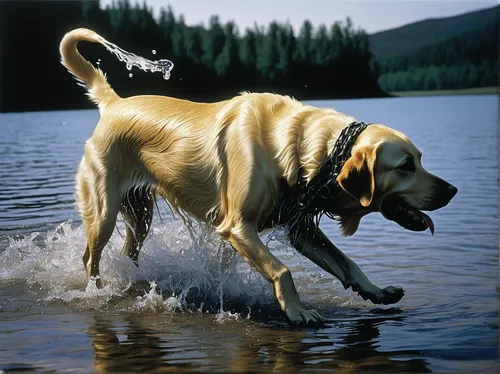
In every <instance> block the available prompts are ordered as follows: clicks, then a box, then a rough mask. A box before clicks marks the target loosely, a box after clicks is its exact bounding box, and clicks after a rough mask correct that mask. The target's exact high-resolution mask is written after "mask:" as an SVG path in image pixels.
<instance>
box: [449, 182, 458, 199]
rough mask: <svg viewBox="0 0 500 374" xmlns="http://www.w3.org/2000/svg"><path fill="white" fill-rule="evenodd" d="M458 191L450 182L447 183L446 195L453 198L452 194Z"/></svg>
mask: <svg viewBox="0 0 500 374" xmlns="http://www.w3.org/2000/svg"><path fill="white" fill-rule="evenodd" d="M457 192H458V188H456V187H455V186H453V185H452V184H449V185H448V194H449V195H448V196H449V198H450V200H451V199H453V196H455V195H456V194H457Z"/></svg>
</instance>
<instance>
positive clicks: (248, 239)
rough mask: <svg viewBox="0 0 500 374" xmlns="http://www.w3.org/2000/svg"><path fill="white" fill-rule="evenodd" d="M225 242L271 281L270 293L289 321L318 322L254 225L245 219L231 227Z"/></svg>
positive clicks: (287, 270)
mask: <svg viewBox="0 0 500 374" xmlns="http://www.w3.org/2000/svg"><path fill="white" fill-rule="evenodd" d="M229 241H230V243H231V244H232V246H233V247H234V248H235V249H236V251H238V253H239V254H240V255H241V256H242V257H243V259H244V260H245V261H247V262H248V263H249V264H250V265H252V266H253V267H254V268H255V269H256V270H257V271H258V272H259V273H261V274H262V275H263V276H264V277H265V278H266V279H267V280H268V281H269V282H271V283H272V284H273V290H274V295H275V296H276V299H277V300H278V302H279V304H280V307H281V310H283V311H284V312H285V313H286V316H287V317H288V319H289V320H290V322H291V323H292V324H308V323H320V322H321V321H322V317H321V315H320V314H319V313H318V312H316V311H315V310H310V309H307V308H306V307H305V306H304V304H302V302H301V301H300V298H299V295H298V294H297V291H296V290H295V285H294V284H293V279H292V275H291V273H290V270H289V269H288V268H287V267H286V266H285V265H283V264H282V263H281V261H279V260H278V259H277V258H276V257H275V256H274V255H273V254H272V253H271V252H270V251H269V249H268V248H267V247H266V246H265V245H264V243H262V241H261V240H260V238H259V236H258V231H257V226H256V225H254V224H253V223H252V222H248V221H242V222H240V223H239V224H237V225H236V226H235V227H233V228H232V229H231V231H230V234H229Z"/></svg>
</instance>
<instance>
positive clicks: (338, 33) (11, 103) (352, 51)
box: [0, 0, 385, 111]
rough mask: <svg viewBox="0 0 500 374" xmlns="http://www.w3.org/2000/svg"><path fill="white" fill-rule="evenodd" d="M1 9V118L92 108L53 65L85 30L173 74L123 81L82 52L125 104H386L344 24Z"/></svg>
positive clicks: (89, 8) (117, 10) (92, 48)
mask: <svg viewBox="0 0 500 374" xmlns="http://www.w3.org/2000/svg"><path fill="white" fill-rule="evenodd" d="M0 7H3V8H4V9H3V10H4V12H1V11H0V13H3V15H4V19H2V20H1V21H2V23H3V26H2V27H10V28H11V34H12V35H15V38H14V39H13V40H11V41H7V42H4V45H3V49H4V51H6V50H7V48H9V47H13V48H15V47H17V48H16V49H17V51H16V53H15V54H9V53H2V55H3V56H5V58H4V60H3V62H2V64H1V65H0V69H1V72H2V78H1V79H2V81H1V82H0V84H1V85H2V86H3V88H2V92H4V94H3V95H2V96H0V103H1V104H2V106H1V110H2V111H16V110H28V109H66V108H82V107H91V106H90V105H89V104H88V103H87V102H86V101H85V99H84V97H83V95H82V91H81V89H80V88H78V87H77V86H76V85H75V84H74V81H73V80H72V78H71V77H70V75H69V74H68V73H67V72H66V71H65V69H64V68H63V67H62V66H61V65H60V64H59V55H58V44H59V42H60V40H61V38H62V36H63V35H64V33H65V32H67V31H69V30H70V29H73V28H75V27H88V28H92V29H94V30H95V31H96V32H98V33H99V34H101V35H102V36H104V37H105V38H106V39H108V40H109V41H111V42H113V43H115V44H117V45H119V46H120V47H122V48H124V49H125V50H127V51H130V52H133V53H135V54H138V55H141V56H143V57H146V58H149V59H160V58H168V59H170V60H171V61H172V62H173V63H174V64H175V67H174V69H173V71H172V75H171V78H170V80H168V81H165V80H163V79H162V77H161V75H159V74H151V73H149V74H148V73H143V72H140V71H138V70H133V71H132V73H133V77H132V78H129V73H130V72H129V71H128V70H127V69H126V67H125V65H124V64H123V63H120V62H119V61H118V60H117V59H116V58H115V57H114V56H112V55H110V54H109V53H108V52H107V51H106V50H105V49H104V48H103V47H102V46H97V45H92V44H90V43H81V44H80V46H79V48H80V50H81V51H82V54H83V55H84V56H85V57H86V58H88V59H89V61H91V62H93V63H94V64H95V63H96V62H97V61H98V60H99V66H100V67H101V69H102V70H103V71H104V72H106V73H107V75H108V79H109V80H110V83H111V84H112V86H113V87H114V88H115V90H116V91H117V92H118V93H119V94H120V95H123V96H129V95H133V94H145V93H148V94H165V95H171V96H175V97H181V98H187V99H192V100H203V101H215V100H219V99H225V98H228V97H231V96H233V95H235V94H237V93H238V92H240V91H243V90H250V91H273V92H278V93H282V94H289V95H293V96H295V97H296V98H298V99H313V98H347V97H377V96H378V97H380V96H384V95H385V94H384V92H383V91H381V90H380V88H379V87H378V84H377V76H376V75H375V74H374V71H373V69H372V67H373V57H372V54H371V53H370V50H369V42H368V36H367V34H366V33H365V32H364V31H363V30H361V29H359V28H355V27H354V25H353V23H352V21H351V20H350V19H349V18H348V19H346V20H345V21H342V22H340V21H339V22H334V23H333V24H332V25H330V26H328V27H327V26H325V25H320V26H318V27H314V26H313V25H312V23H311V22H309V21H305V22H304V23H303V25H302V27H301V28H300V30H299V31H298V32H295V31H294V29H293V28H292V26H291V25H290V24H289V23H279V22H272V23H270V24H269V25H267V26H266V27H264V26H260V25H257V24H256V25H255V26H254V27H253V28H251V29H246V30H244V31H243V32H242V31H241V30H239V29H238V27H237V26H236V25H235V24H234V22H226V23H223V22H221V21H220V19H219V18H218V17H217V16H215V15H214V16H212V17H210V19H209V22H208V24H207V25H206V26H205V25H202V24H200V25H195V26H189V25H186V22H185V19H184V17H183V16H182V15H176V14H175V13H174V10H173V9H172V8H171V7H167V8H163V9H161V11H160V14H159V17H158V18H155V17H154V15H153V12H152V9H150V8H148V7H147V5H146V4H145V3H142V4H140V5H139V4H137V3H135V4H132V3H131V2H130V1H129V0H118V1H116V2H114V3H113V4H112V5H111V6H108V7H106V8H105V9H103V8H102V7H101V6H100V4H99V2H98V1H89V0H86V1H73V2H69V1H68V2H66V1H64V2H51V1H47V2H37V1H23V2H9V1H4V2H0ZM0 10H1V9H0ZM5 10H7V12H6V11H5ZM9 12H10V15H8V16H5V14H9ZM26 25H30V26H31V27H30V31H27V30H26ZM12 31H14V32H12ZM19 46H25V48H19ZM152 50H155V51H156V54H154V55H153V53H152ZM33 57H35V60H36V62H35V61H34V60H33ZM33 74H36V77H33ZM34 81H36V84H32V83H33V82H34ZM27 86H29V89H26V87H27ZM9 89H11V92H10V94H9V95H5V92H6V91H7V90H9Z"/></svg>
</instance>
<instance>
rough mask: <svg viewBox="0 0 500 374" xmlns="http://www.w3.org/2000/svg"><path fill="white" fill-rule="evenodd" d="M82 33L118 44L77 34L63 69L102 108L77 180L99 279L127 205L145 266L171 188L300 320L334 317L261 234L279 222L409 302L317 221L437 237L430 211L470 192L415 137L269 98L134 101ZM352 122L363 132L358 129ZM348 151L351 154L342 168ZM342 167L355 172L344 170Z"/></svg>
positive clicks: (366, 295) (380, 298) (297, 241)
mask: <svg viewBox="0 0 500 374" xmlns="http://www.w3.org/2000/svg"><path fill="white" fill-rule="evenodd" d="M80 41H88V42H94V43H101V44H103V45H105V44H106V43H108V42H107V41H106V40H105V39H104V38H102V37H101V36H99V35H98V34H96V33H95V32H93V31H91V30H88V29H76V30H73V31H71V32H69V33H68V34H66V35H65V36H64V38H63V39H62V41H61V45H60V52H61V56H62V60H61V62H62V64H63V65H64V66H65V67H66V68H67V69H68V70H69V71H70V72H71V73H72V74H73V75H74V76H75V77H76V78H77V79H78V80H80V81H81V82H82V83H84V84H85V85H86V87H87V90H88V96H89V97H90V99H91V100H92V101H93V102H95V103H96V104H97V105H98V107H99V111H100V114H101V118H100V121H99V123H98V124H97V127H96V129H95V131H94V134H93V135H92V137H91V138H90V139H89V140H87V142H86V143H85V153H84V156H83V158H82V160H81V162H80V165H79V169H78V173H77V177H76V182H77V185H76V194H77V202H78V207H79V210H80V212H81V215H82V219H83V225H84V228H85V232H86V235H87V247H86V249H85V253H84V255H83V263H84V266H85V270H86V275H87V279H88V280H90V279H96V281H97V283H98V284H99V283H100V279H99V260H100V257H101V252H102V249H103V248H104V246H105V245H106V243H107V242H108V240H109V239H110V237H111V234H112V232H113V230H114V228H115V223H116V218H117V215H118V213H119V212H121V213H122V214H123V216H124V218H125V220H126V221H127V222H128V226H129V228H128V229H127V234H126V240H125V244H124V248H123V253H124V254H127V255H128V256H129V257H130V258H131V259H132V260H133V261H134V262H135V263H136V264H137V260H138V254H139V250H140V248H141V246H142V244H143V241H144V239H145V238H146V235H147V233H148V229H149V226H150V223H151V219H152V216H153V204H154V200H155V197H156V196H161V197H163V198H165V199H166V200H167V201H168V202H169V203H170V204H171V205H172V207H173V208H174V209H175V210H176V211H177V212H179V213H180V214H188V215H190V216H192V217H194V218H195V219H197V220H199V221H203V222H206V223H207V224H210V225H212V226H213V227H215V229H216V231H217V232H218V233H219V234H220V235H221V236H222V237H223V238H225V239H227V240H228V241H229V243H231V245H232V246H233V248H234V249H235V250H236V251H237V252H238V253H239V254H240V255H241V256H242V257H243V259H245V261H247V262H249V263H250V264H251V266H253V267H254V268H255V269H256V270H257V271H259V272H260V273H261V274H262V275H263V276H264V277H265V278H266V279H267V280H268V281H269V282H271V283H272V285H273V289H274V294H275V296H276V298H277V300H278V302H279V305H280V307H281V309H282V310H283V312H285V314H286V316H287V317H288V319H289V321H290V322H291V323H294V324H301V323H306V324H307V323H310V322H311V323H315V322H321V320H322V317H321V316H320V315H319V313H317V312H316V311H314V310H309V309H307V308H306V307H305V306H304V304H303V303H302V302H301V300H300V298H299V296H298V294H297V291H296V290H295V286H294V283H293V280H292V277H291V274H290V271H289V270H288V268H287V267H286V266H284V265H283V264H282V263H281V262H280V261H279V260H278V259H277V258H276V257H275V256H274V255H273V254H272V253H271V252H270V251H269V249H268V248H267V247H266V246H265V245H264V244H263V243H262V241H261V240H260V238H259V232H260V231H261V230H263V229H266V228H269V227H271V226H275V225H284V226H289V227H290V240H291V244H292V245H293V246H294V247H295V248H296V249H297V250H298V251H299V252H300V253H302V254H303V255H304V256H306V257H308V258H309V259H311V260H312V261H313V262H314V263H316V264H317V265H318V266H320V267H321V268H323V269H324V270H326V271H327V272H329V273H330V274H332V275H334V276H335V277H337V278H338V279H339V280H340V281H341V282H342V284H343V286H344V287H345V288H346V289H347V288H348V287H352V289H353V290H354V291H358V293H359V295H360V296H361V297H362V298H363V299H365V300H366V299H369V300H371V301H372V302H374V303H376V304H391V303H395V302H398V301H399V300H400V299H401V298H402V297H403V294H404V292H403V290H402V289H401V288H399V287H392V286H390V287H387V288H384V289H381V288H379V287H377V286H376V285H374V284H372V283H371V282H370V281H369V280H368V278H367V277H366V275H365V274H364V273H363V272H362V271H361V270H360V269H359V267H358V266H357V265H356V264H355V263H354V262H353V261H352V260H350V259H349V258H348V257H347V256H346V255H345V254H344V253H342V252H341V251H340V250H339V249H338V248H337V247H336V246H335V245H334V244H333V243H331V242H330V240H329V239H328V238H327V237H326V235H324V234H323V233H322V232H321V230H320V229H319V227H318V225H317V220H315V219H313V218H314V217H318V216H319V215H321V214H323V213H325V214H327V215H328V216H330V217H332V218H335V219H337V220H339V222H340V224H341V229H342V233H343V235H352V234H354V233H355V232H356V230H357V228H358V225H359V222H360V220H361V218H362V217H363V216H364V215H366V214H369V213H372V212H381V213H382V214H383V215H384V216H385V217H386V218H387V219H389V220H393V221H395V222H397V223H398V224H400V225H401V226H403V227H405V228H407V229H410V230H415V231H423V230H426V229H427V228H429V229H430V230H431V231H432V232H433V230H434V226H433V223H432V220H431V219H430V218H429V217H428V216H427V215H426V214H424V213H422V212H421V210H434V209H438V208H441V207H444V206H445V205H447V204H448V202H449V201H450V200H451V199H452V197H453V196H454V195H455V194H456V193H457V189H456V188H455V187H454V186H452V185H450V184H448V183H447V182H445V181H443V180H442V179H440V178H438V177H437V176H435V175H432V174H430V173H429V172H427V171H426V170H425V169H424V168H423V167H422V165H421V163H420V158H421V153H420V152H419V151H418V149H417V148H416V147H415V146H414V145H413V144H412V142H411V141H410V140H409V139H408V138H407V137H406V136H405V135H403V134H402V133H400V132H398V131H395V130H393V129H391V128H389V127H387V126H384V125H381V124H372V125H369V126H365V125H363V126H361V127H360V124H358V123H356V122H355V120H354V118H352V117H349V116H346V115H344V114H342V113H339V112H336V111H335V110H332V109H320V108H315V107H312V106H308V105H304V104H302V103H300V102H298V101H296V100H294V99H292V98H290V97H286V96H280V95H275V94H269V93H244V94H242V95H240V96H237V97H234V98H232V99H231V100H226V101H222V102H216V103H210V104H207V103H194V102H190V101H186V100H179V99H175V98H170V97H163V96H134V97H128V98H121V97H119V96H118V95H117V94H116V93H115V91H114V90H113V89H112V88H111V86H110V85H109V84H108V82H107V81H106V78H105V75H104V74H103V73H102V72H101V71H100V70H99V69H96V68H94V67H93V66H92V64H90V63H89V62H88V61H87V60H85V59H84V58H83V57H82V56H81V55H80V54H79V52H78V49H77V44H78V42H80ZM365 127H366V128H365ZM351 128H352V129H353V131H355V130H356V128H357V129H358V130H357V131H358V133H356V134H355V135H352V134H351V135H350V136H349V135H348V134H347V133H346V130H349V131H351ZM341 135H342V136H343V137H344V138H345V139H344V138H343V140H342V141H339V137H340V136H341ZM349 141H350V142H351V143H352V144H348V143H349ZM346 144H347V145H346ZM342 147H344V148H345V149H344V150H345V152H344V155H343V157H344V159H342V157H340V158H338V160H337V162H333V161H332V160H334V159H337V156H339V155H338V154H337V153H338V149H339V148H342ZM334 156H335V157H334ZM341 156H342V155H341ZM339 160H340V161H339ZM332 164H333V167H335V166H337V167H341V168H340V169H339V172H338V173H333V172H332V170H331V168H330V167H331V166H332ZM328 165H330V166H328ZM320 182H321V183H320ZM313 192H314V193H313ZM304 200H305V202H304ZM313 202H315V203H314V204H312V203H313ZM310 203H311V204H310ZM309 205H310V207H309ZM283 207H285V208H287V207H288V208H289V209H288V210H287V209H283ZM304 207H305V208H304ZM308 207H309V208H308ZM301 209H305V213H304V212H302V211H301ZM292 221H293V223H292Z"/></svg>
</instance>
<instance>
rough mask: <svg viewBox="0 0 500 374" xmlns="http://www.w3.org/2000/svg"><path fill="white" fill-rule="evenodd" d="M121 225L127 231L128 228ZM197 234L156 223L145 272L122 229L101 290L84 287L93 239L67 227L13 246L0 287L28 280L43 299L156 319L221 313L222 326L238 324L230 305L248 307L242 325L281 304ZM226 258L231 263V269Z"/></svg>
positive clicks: (1, 263) (107, 252) (226, 251)
mask: <svg viewBox="0 0 500 374" xmlns="http://www.w3.org/2000/svg"><path fill="white" fill-rule="evenodd" d="M118 226H119V227H120V230H119V231H121V232H125V226H124V224H123V222H121V221H120V222H119V224H118ZM192 230H193V232H192V233H189V231H188V229H187V228H186V226H185V225H184V223H183V222H182V221H181V220H178V219H177V220H174V219H172V218H169V219H168V220H164V222H163V223H159V222H156V220H155V221H154V222H153V224H152V227H151V231H150V234H149V237H148V239H147V240H146V242H145V244H144V247H143V249H142V250H141V254H140V256H139V265H140V266H139V267H136V266H135V265H134V264H133V262H132V261H131V260H130V259H129V258H128V257H126V256H121V255H120V250H121V247H122V245H123V242H124V239H123V237H122V236H121V235H120V234H119V231H118V230H115V233H114V234H113V236H112V238H111V240H110V242H109V243H108V245H107V246H106V248H105V249H104V250H103V253H102V258H101V266H100V269H101V277H102V281H103V284H104V287H103V288H101V289H98V288H97V287H96V286H95V282H92V281H91V282H89V283H88V284H87V283H86V281H85V273H84V270H83V265H82V260H81V257H82V254H83V251H84V246H85V243H86V237H85V233H84V231H83V229H82V227H81V226H79V227H72V224H71V222H64V223H62V224H60V225H59V226H58V227H57V228H56V229H55V230H51V231H48V232H47V233H45V234H42V237H43V241H42V244H40V241H36V240H35V238H37V236H39V233H32V234H31V235H29V236H27V237H26V238H24V239H22V240H14V239H10V243H9V245H8V247H7V248H6V250H5V251H3V252H0V281H6V280H18V281H24V282H26V283H27V284H28V285H29V286H31V289H32V290H35V292H36V293H37V296H39V297H40V299H42V300H45V301H47V302H62V303H65V304H69V305H72V306H76V307H78V308H83V309H88V308H90V309H101V308H114V309H118V310H127V311H153V312H155V313H174V312H179V311H184V310H187V309H189V310H190V311H193V310H194V311H196V310H199V311H202V312H206V311H211V312H218V313H219V315H218V316H219V317H220V318H219V317H218V318H219V319H223V318H226V317H229V318H236V317H235V314H234V313H229V314H227V313H228V312H227V311H226V312H225V311H224V310H225V308H224V302H223V301H224V300H239V301H241V300H243V303H244V304H246V305H245V306H241V308H243V310H244V311H245V312H244V317H241V318H246V315H247V312H246V311H248V310H249V309H248V308H250V310H251V308H252V306H254V305H255V304H256V303H257V304H258V305H263V304H268V303H274V297H273V296H272V287H271V285H270V284H269V283H267V282H266V281H265V280H264V279H263V277H262V276H261V275H260V274H258V273H257V272H256V271H255V270H253V269H251V268H250V266H249V265H248V264H247V263H246V262H244V261H243V260H242V259H241V258H240V257H239V256H237V255H235V254H234V250H233V249H232V248H231V247H230V246H229V245H228V244H227V243H225V242H224V241H223V240H222V239H221V238H220V237H219V236H218V235H216V234H215V233H213V232H210V231H207V230H206V229H204V228H202V227H200V226H195V227H194V228H193V229H192ZM264 240H265V238H264ZM37 243H38V244H37ZM272 243H273V244H274V245H275V246H278V247H286V245H285V244H281V243H279V242H277V241H273V242H272ZM223 258H225V259H228V261H227V260H226V262H225V263H224V262H223V261H222V259H223ZM138 285H139V286H138ZM193 303H194V304H193ZM249 314H250V312H248V315H249ZM238 318H239V317H238Z"/></svg>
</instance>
